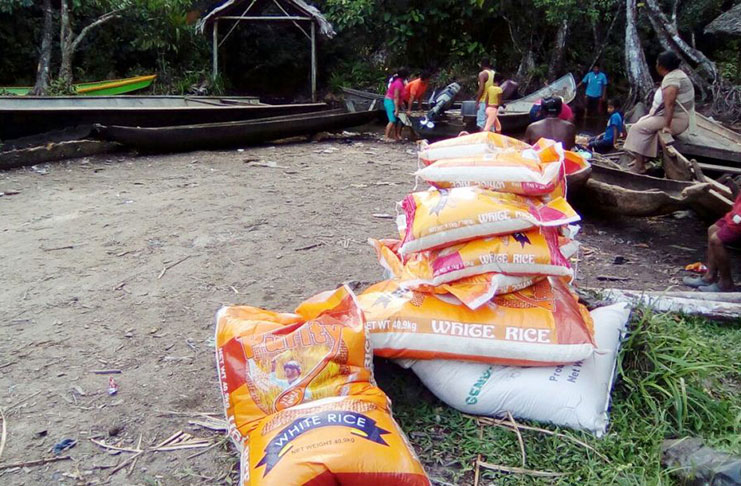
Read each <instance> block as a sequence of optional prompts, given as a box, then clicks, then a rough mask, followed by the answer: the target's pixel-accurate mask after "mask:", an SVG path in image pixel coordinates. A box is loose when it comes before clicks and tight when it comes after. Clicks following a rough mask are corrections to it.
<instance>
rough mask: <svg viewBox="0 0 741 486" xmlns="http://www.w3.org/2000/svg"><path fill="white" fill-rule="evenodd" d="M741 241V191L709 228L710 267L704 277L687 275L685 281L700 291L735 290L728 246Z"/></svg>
mask: <svg viewBox="0 0 741 486" xmlns="http://www.w3.org/2000/svg"><path fill="white" fill-rule="evenodd" d="M739 243H741V193H740V194H737V195H736V201H735V202H734V203H733V207H732V208H731V210H730V211H729V212H728V213H726V215H725V216H723V217H722V218H720V219H719V220H718V221H716V222H715V224H713V225H712V226H711V227H710V228H708V269H707V271H706V272H705V274H704V275H703V276H702V277H699V278H691V277H685V278H684V280H683V282H684V284H685V285H687V286H689V287H695V288H697V289H698V290H699V291H700V292H733V291H734V290H735V286H734V284H733V275H732V274H731V259H730V257H729V256H728V250H727V249H726V246H729V245H734V244H739Z"/></svg>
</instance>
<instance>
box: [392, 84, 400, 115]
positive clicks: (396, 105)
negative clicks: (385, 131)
mask: <svg viewBox="0 0 741 486" xmlns="http://www.w3.org/2000/svg"><path fill="white" fill-rule="evenodd" d="M400 102H401V89H400V88H396V90H394V115H398V114H399V104H400Z"/></svg>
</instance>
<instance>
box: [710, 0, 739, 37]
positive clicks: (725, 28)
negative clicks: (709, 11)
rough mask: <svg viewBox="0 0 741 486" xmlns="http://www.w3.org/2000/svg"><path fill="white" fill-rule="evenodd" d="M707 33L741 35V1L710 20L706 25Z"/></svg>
mask: <svg viewBox="0 0 741 486" xmlns="http://www.w3.org/2000/svg"><path fill="white" fill-rule="evenodd" d="M705 33H706V34H725V35H732V36H741V3H739V4H737V5H736V6H734V7H733V8H732V9H730V10H729V11H727V12H723V13H722V14H720V15H719V16H718V17H717V18H716V19H715V20H713V21H712V22H710V23H709V24H708V25H707V26H706V27H705Z"/></svg>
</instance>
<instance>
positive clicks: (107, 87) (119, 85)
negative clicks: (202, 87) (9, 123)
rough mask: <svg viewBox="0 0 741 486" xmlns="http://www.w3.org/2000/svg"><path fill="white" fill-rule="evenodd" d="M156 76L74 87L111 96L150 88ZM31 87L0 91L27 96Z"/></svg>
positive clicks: (85, 94)
mask: <svg viewBox="0 0 741 486" xmlns="http://www.w3.org/2000/svg"><path fill="white" fill-rule="evenodd" d="M156 77H157V75H156V74H151V75H147V76H135V77H133V78H125V79H109V80H106V81H94V82H91V83H78V84H74V85H73V87H74V88H75V91H76V92H77V94H78V95H84V96H111V95H119V94H124V93H132V92H134V91H139V90H140V89H144V88H148V87H149V86H150V85H151V84H152V82H153V81H154V79H155V78H156ZM31 89H33V88H32V87H30V86H8V87H0V92H5V93H7V94H11V95H15V96H25V95H27V94H28V93H29V92H30V91H31Z"/></svg>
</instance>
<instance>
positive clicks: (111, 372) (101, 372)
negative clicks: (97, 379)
mask: <svg viewBox="0 0 741 486" xmlns="http://www.w3.org/2000/svg"><path fill="white" fill-rule="evenodd" d="M104 364H105V363H104ZM90 373H94V374H96V375H118V374H121V370H90Z"/></svg>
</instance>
